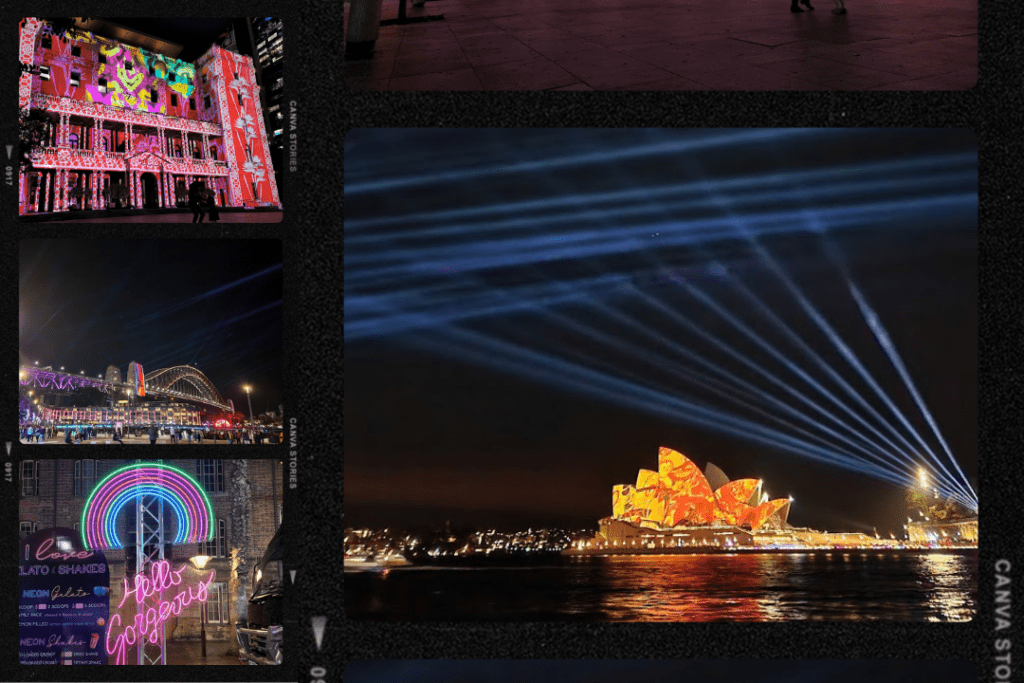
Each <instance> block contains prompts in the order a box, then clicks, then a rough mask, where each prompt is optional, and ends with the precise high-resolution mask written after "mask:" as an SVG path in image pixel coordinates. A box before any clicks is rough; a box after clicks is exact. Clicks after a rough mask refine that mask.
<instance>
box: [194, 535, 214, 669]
mask: <svg viewBox="0 0 1024 683" xmlns="http://www.w3.org/2000/svg"><path fill="white" fill-rule="evenodd" d="M189 561H190V562H191V563H192V564H193V565H195V568H196V569H198V570H199V571H203V569H205V568H206V563H207V562H209V561H210V556H209V555H196V556H195V557H193V558H191V559H190V560H189ZM199 633H200V636H201V637H202V639H203V649H202V654H203V659H206V603H204V602H203V603H199Z"/></svg>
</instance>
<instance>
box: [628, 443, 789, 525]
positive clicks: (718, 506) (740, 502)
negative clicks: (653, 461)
mask: <svg viewBox="0 0 1024 683" xmlns="http://www.w3.org/2000/svg"><path fill="white" fill-rule="evenodd" d="M709 471H713V472H714V473H715V475H716V476H715V478H716V479H720V478H721V477H723V476H724V475H722V474H721V470H720V469H718V468H717V467H715V469H714V470H709ZM789 505H790V501H789V500H788V499H779V500H768V498H767V496H766V495H765V494H764V493H763V492H762V491H761V481H760V480H758V479H738V480H736V481H728V480H726V481H725V482H724V483H721V485H720V486H719V487H718V488H717V489H712V488H711V484H710V483H709V481H708V478H707V477H706V476H705V475H704V474H702V473H701V471H700V469H699V468H698V467H697V465H695V464H694V463H693V462H692V461H691V460H689V459H688V458H687V457H686V456H685V455H683V454H682V453H679V452H678V451H674V450H672V449H671V448H665V447H664V446H663V447H662V448H660V449H659V451H658V471H657V472H653V471H651V470H640V473H639V474H638V475H637V479H636V484H635V485H633V484H624V485H618V486H615V487H614V489H612V516H611V519H613V520H619V521H622V522H628V523H630V524H633V525H635V526H638V527H641V528H646V529H672V528H676V527H680V526H686V527H692V526H709V525H719V526H721V525H727V526H737V527H742V528H747V529H751V530H754V531H757V530H759V529H762V528H765V527H767V528H783V527H784V526H785V524H786V518H787V517H788V516H789Z"/></svg>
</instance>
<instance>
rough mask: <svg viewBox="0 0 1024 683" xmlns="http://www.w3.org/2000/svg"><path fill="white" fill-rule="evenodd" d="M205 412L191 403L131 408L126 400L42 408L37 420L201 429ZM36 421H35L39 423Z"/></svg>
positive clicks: (156, 403)
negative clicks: (86, 405)
mask: <svg viewBox="0 0 1024 683" xmlns="http://www.w3.org/2000/svg"><path fill="white" fill-rule="evenodd" d="M202 417H203V411H202V410H201V409H199V408H197V407H196V406H193V405H190V404H188V403H177V402H169V403H164V402H156V401H154V402H151V403H138V404H135V405H131V406H129V404H128V402H127V401H119V402H118V403H117V404H115V405H113V406H88V407H85V408H64V407H53V408H51V407H48V406H42V407H40V408H39V409H38V420H42V423H43V424H46V425H53V426H58V427H59V426H62V425H96V426H105V427H112V426H115V425H117V424H121V425H122V426H134V425H147V426H148V425H158V426H164V427H171V426H196V427H198V426H200V425H202V424H203V420H202ZM38 420H36V421H38Z"/></svg>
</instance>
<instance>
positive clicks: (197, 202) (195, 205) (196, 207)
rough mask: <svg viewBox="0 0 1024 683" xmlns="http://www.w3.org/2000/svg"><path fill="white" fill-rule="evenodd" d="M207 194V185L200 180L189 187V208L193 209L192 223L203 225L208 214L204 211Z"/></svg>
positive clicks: (194, 181)
mask: <svg viewBox="0 0 1024 683" xmlns="http://www.w3.org/2000/svg"><path fill="white" fill-rule="evenodd" d="M205 193H206V185H204V184H203V183H202V181H199V180H193V181H192V184H191V185H189V186H188V208H190V209H192V222H193V223H202V222H203V218H204V217H205V216H206V213H205V212H204V211H203V195H204V194H205Z"/></svg>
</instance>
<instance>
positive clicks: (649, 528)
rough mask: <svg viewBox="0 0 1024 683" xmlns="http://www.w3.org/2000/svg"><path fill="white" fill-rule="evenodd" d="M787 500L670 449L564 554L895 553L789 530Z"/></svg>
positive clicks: (879, 544)
mask: <svg viewBox="0 0 1024 683" xmlns="http://www.w3.org/2000/svg"><path fill="white" fill-rule="evenodd" d="M792 502H793V501H792V499H791V498H780V499H776V500H769V499H768V496H767V494H765V493H764V491H762V482H761V481H760V480H759V479H737V480H735V481H730V480H729V478H728V477H727V476H726V475H725V473H724V472H722V470H721V469H720V468H718V467H717V466H715V465H714V464H712V463H708V464H707V467H706V468H705V470H704V472H703V473H702V472H701V471H700V468H698V467H697V465H696V464H694V463H693V462H692V461H691V460H690V459H688V458H687V457H686V456H685V455H683V454H682V453H679V452H678V451H674V450H672V449H671V448H666V447H661V448H660V449H659V451H658V471H657V472H654V471H651V470H640V472H639V474H638V475H637V479H636V483H635V484H620V485H617V486H615V487H614V488H613V489H612V515H611V516H610V517H605V518H604V519H602V520H600V521H599V522H598V525H599V530H598V532H597V534H596V535H595V536H594V538H593V539H592V540H590V541H581V542H578V543H577V544H576V545H575V546H574V547H573V548H571V549H569V550H567V551H566V552H567V553H568V554H590V553H600V554H634V553H640V554H644V553H673V552H691V551H697V552H704V551H705V550H716V549H718V550H721V549H733V548H735V549H738V550H742V549H744V548H746V549H750V550H755V549H782V550H784V549H814V548H822V549H826V548H827V549H841V548H886V547H894V546H896V545H898V543H896V542H895V540H894V539H882V538H879V537H876V536H868V535H867V534H863V533H860V532H849V533H846V532H827V531H817V530H814V529H808V528H797V527H793V526H791V525H790V524H789V522H788V518H789V510H790V506H791V504H792Z"/></svg>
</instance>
